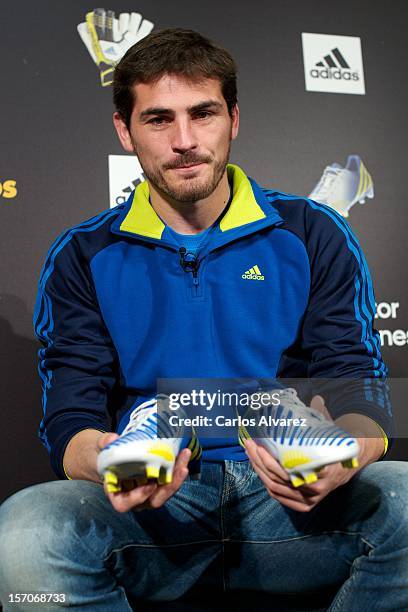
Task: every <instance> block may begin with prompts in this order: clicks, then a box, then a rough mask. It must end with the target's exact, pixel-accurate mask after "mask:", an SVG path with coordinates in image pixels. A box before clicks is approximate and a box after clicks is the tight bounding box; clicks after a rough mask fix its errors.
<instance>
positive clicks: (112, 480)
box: [103, 470, 119, 485]
mask: <svg viewBox="0 0 408 612" xmlns="http://www.w3.org/2000/svg"><path fill="white" fill-rule="evenodd" d="M103 479H104V481H105V482H106V484H113V485H117V484H118V483H119V478H118V477H117V476H116V474H115V473H114V472H111V471H109V470H108V471H107V472H105V474H104V477H103Z"/></svg>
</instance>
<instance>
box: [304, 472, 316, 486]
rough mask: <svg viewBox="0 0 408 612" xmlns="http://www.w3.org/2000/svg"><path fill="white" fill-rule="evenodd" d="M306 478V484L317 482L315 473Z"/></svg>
mask: <svg viewBox="0 0 408 612" xmlns="http://www.w3.org/2000/svg"><path fill="white" fill-rule="evenodd" d="M304 478H305V483H306V484H312V483H313V482H316V481H317V475H316V474H315V473H314V472H312V473H311V474H308V475H307V476H305V477H304Z"/></svg>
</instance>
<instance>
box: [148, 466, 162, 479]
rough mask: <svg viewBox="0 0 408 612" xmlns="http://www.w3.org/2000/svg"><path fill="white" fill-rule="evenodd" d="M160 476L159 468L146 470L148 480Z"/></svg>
mask: <svg viewBox="0 0 408 612" xmlns="http://www.w3.org/2000/svg"><path fill="white" fill-rule="evenodd" d="M159 475H160V470H159V468H156V467H151V466H150V467H147V468H146V478H158V477H159Z"/></svg>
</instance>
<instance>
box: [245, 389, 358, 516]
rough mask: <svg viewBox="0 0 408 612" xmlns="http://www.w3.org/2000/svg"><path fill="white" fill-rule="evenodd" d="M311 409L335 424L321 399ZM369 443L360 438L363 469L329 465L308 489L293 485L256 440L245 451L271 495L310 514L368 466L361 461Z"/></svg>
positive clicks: (304, 485)
mask: <svg viewBox="0 0 408 612" xmlns="http://www.w3.org/2000/svg"><path fill="white" fill-rule="evenodd" d="M310 405H311V407H312V408H313V409H315V410H319V411H320V412H322V413H323V414H324V416H325V417H326V418H328V419H330V420H333V419H332V418H331V417H330V414H329V412H328V411H327V408H326V406H325V405H324V400H323V399H322V398H321V397H320V396H315V397H314V398H313V399H312V402H311V404H310ZM367 442H368V440H367V439H365V438H358V443H359V445H360V453H359V463H360V466H359V467H358V468H352V469H350V468H344V467H343V466H342V465H341V463H333V464H331V465H326V466H325V467H323V468H322V469H321V470H319V471H318V481H317V482H315V483H313V484H309V485H308V484H303V485H301V486H300V487H294V486H293V485H292V483H291V481H290V478H289V476H288V474H287V472H286V471H285V470H284V469H283V467H282V466H281V465H280V463H279V462H278V461H277V460H276V459H275V458H274V457H273V456H272V455H271V454H270V453H269V452H268V451H267V450H266V449H265V448H263V447H262V446H259V445H258V444H256V443H255V442H254V441H253V440H246V441H245V448H246V450H247V455H248V458H249V460H250V461H251V464H252V467H253V468H254V470H255V472H256V473H257V474H258V476H259V478H260V479H261V480H262V482H263V483H264V485H265V487H266V490H267V491H268V493H269V495H270V496H271V497H273V498H274V499H277V500H278V501H280V502H281V503H282V504H283V505H284V506H287V507H288V508H291V509H292V510H297V511H298V512H309V510H311V509H312V508H314V507H315V506H316V504H318V503H319V502H320V501H321V500H322V499H324V497H326V495H328V494H329V493H330V491H333V490H334V489H336V488H337V487H339V486H341V485H343V484H345V483H346V482H348V481H349V480H350V479H351V478H352V477H353V476H354V474H355V473H356V472H358V471H359V470H360V469H361V468H362V467H364V465H365V464H366V462H363V465H362V464H361V462H360V458H361V457H365V456H366V452H365V451H366V448H365V447H366V443H367Z"/></svg>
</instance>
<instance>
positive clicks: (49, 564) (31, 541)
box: [0, 480, 103, 597]
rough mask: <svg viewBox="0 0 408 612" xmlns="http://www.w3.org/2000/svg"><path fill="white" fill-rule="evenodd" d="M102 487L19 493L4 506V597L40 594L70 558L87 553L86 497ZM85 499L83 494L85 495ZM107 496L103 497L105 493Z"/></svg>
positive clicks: (75, 484)
mask: <svg viewBox="0 0 408 612" xmlns="http://www.w3.org/2000/svg"><path fill="white" fill-rule="evenodd" d="M98 488H99V490H100V489H102V487H101V486H100V485H98V484H96V483H91V482H87V481H64V480H60V481H52V482H46V483H41V484H37V485H33V486H30V487H27V488H25V489H22V490H21V491H18V492H17V493H15V494H14V495H12V496H11V497H9V498H8V499H6V500H5V501H4V502H3V504H2V505H1V506H0V558H1V559H2V563H1V564H0V585H1V586H0V595H2V596H3V597H4V593H3V592H2V589H6V588H7V589H8V591H9V592H12V591H14V592H27V591H31V590H35V591H38V590H40V589H41V585H42V586H43V588H46V585H47V583H50V581H51V575H52V574H53V573H54V572H55V577H54V578H53V579H52V585H53V586H52V588H58V584H57V583H58V576H59V575H60V574H61V572H59V570H58V566H59V565H60V564H62V559H63V558H64V557H65V556H69V555H71V558H75V555H80V554H81V548H84V544H83V543H82V542H81V540H82V538H81V537H80V534H78V524H79V523H78V516H79V514H80V511H81V506H83V495H86V494H89V492H92V493H94V492H95V493H97V494H98ZM81 494H83V495H81ZM102 494H103V492H102Z"/></svg>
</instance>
